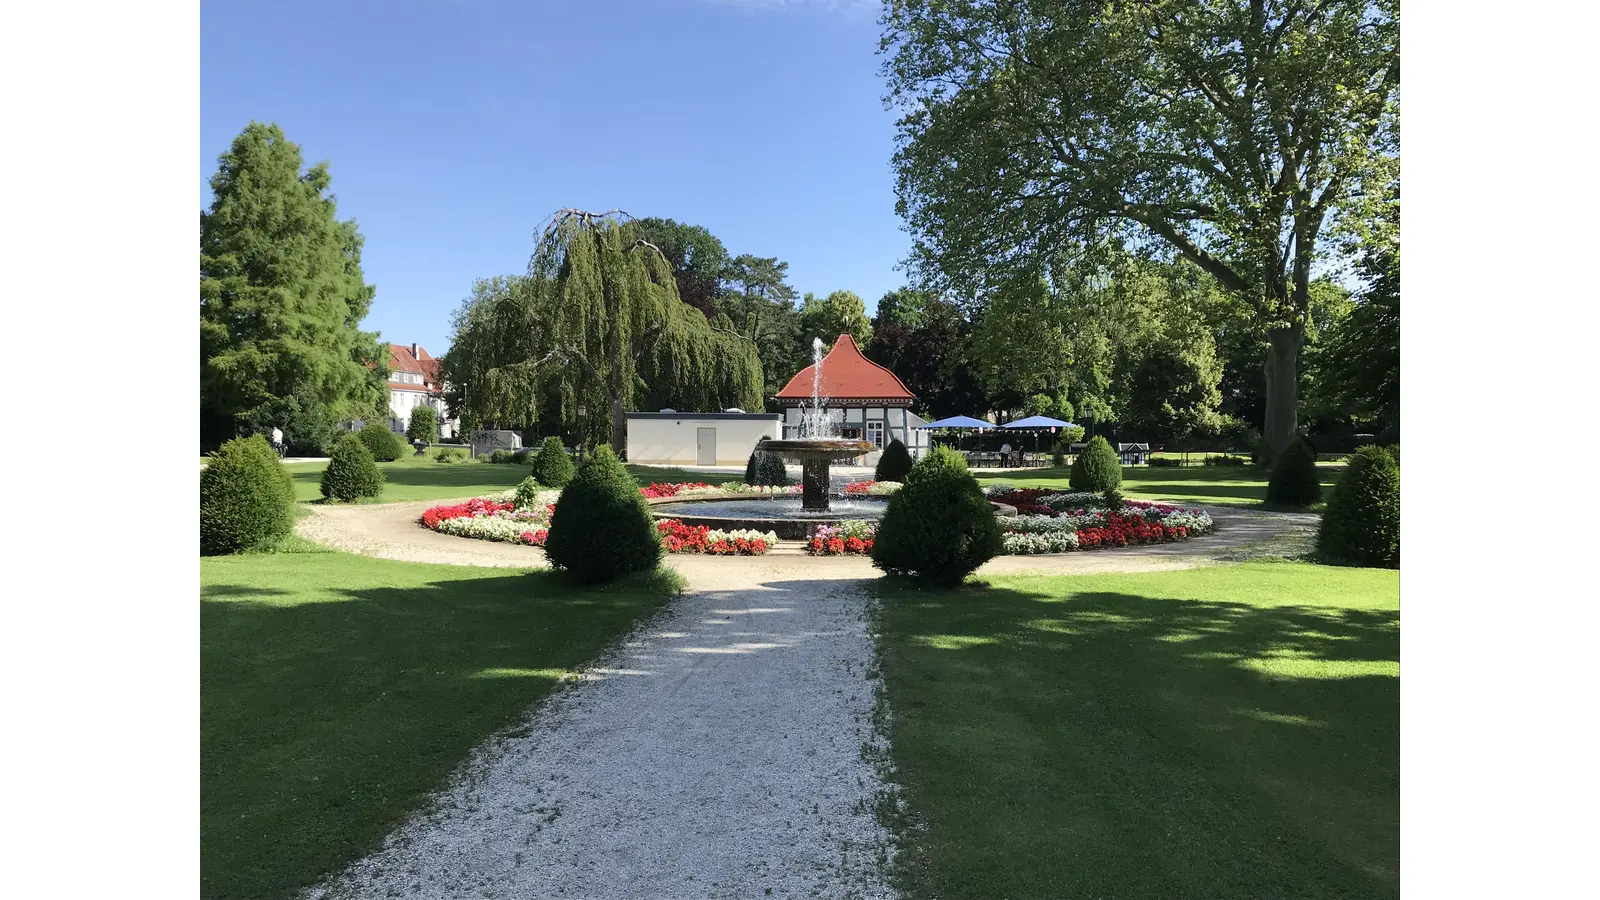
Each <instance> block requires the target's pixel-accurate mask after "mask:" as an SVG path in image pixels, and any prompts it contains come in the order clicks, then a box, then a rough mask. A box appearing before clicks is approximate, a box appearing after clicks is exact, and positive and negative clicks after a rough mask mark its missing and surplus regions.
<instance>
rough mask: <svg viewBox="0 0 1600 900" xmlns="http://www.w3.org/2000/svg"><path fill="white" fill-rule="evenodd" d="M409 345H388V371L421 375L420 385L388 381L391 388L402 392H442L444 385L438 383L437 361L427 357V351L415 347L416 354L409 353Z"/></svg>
mask: <svg viewBox="0 0 1600 900" xmlns="http://www.w3.org/2000/svg"><path fill="white" fill-rule="evenodd" d="M412 346H413V345H410V344H390V345H389V371H391V372H406V373H409V374H412V375H421V376H422V384H405V383H402V382H396V381H390V382H389V386H390V387H391V388H397V389H399V390H402V391H427V392H428V393H430V394H437V393H440V392H441V391H443V390H444V385H442V384H440V383H439V361H438V360H437V359H434V358H433V357H431V356H429V355H428V351H426V350H424V349H422V347H420V346H418V347H417V352H416V353H415V354H413V353H412V352H411V347H412Z"/></svg>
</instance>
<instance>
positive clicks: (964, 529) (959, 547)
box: [872, 447, 1001, 586]
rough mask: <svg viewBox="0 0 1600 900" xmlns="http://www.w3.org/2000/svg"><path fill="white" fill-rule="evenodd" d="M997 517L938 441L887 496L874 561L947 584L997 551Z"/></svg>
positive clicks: (898, 571)
mask: <svg viewBox="0 0 1600 900" xmlns="http://www.w3.org/2000/svg"><path fill="white" fill-rule="evenodd" d="M1000 550H1001V539H1000V523H999V522H998V521H996V520H995V516H994V507H992V506H990V505H989V501H988V500H986V499H984V496H983V490H982V489H981V488H979V487H978V482H977V479H975V478H973V477H972V475H971V473H969V472H968V471H967V463H966V461H965V460H963V459H962V458H961V455H960V454H958V453H956V452H955V451H954V450H951V449H950V448H948V447H939V448H937V449H935V450H934V451H933V452H932V453H930V454H928V455H927V456H925V457H923V458H922V460H921V461H920V462H918V463H917V464H916V465H915V466H912V467H911V471H910V473H908V474H907V475H906V479H905V487H903V488H901V489H900V490H899V492H898V493H896V494H894V495H893V497H892V498H891V499H890V500H889V508H888V509H887V510H885V511H884V514H883V521H882V522H881V523H879V525H878V535H877V538H876V539H875V540H874V542H873V545H872V564H873V565H875V566H877V567H878V568H880V569H882V570H884V571H885V572H888V573H890V574H892V575H909V576H913V577H916V578H918V579H921V580H923V581H927V582H929V583H932V584H936V585H942V586H951V585H956V584H960V583H961V580H962V579H963V578H965V577H967V575H968V574H969V573H970V572H972V571H973V570H974V569H976V568H978V567H979V566H981V565H983V564H984V563H985V562H988V561H989V560H990V559H993V558H994V557H995V556H997V555H998V554H999V553H1000Z"/></svg>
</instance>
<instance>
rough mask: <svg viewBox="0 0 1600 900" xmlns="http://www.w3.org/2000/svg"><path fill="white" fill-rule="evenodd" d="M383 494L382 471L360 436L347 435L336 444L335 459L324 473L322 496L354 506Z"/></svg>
mask: <svg viewBox="0 0 1600 900" xmlns="http://www.w3.org/2000/svg"><path fill="white" fill-rule="evenodd" d="M381 493H383V472H381V471H379V470H378V464H377V463H375V462H373V460H372V451H370V450H368V449H367V442H366V441H363V440H362V439H361V436H360V435H356V434H347V435H345V436H344V437H341V438H339V440H338V441H337V442H336V443H335V444H334V445H333V456H332V457H330V458H329V459H328V467H327V468H326V469H323V470H322V496H324V497H326V498H328V499H329V500H343V501H344V502H346V503H354V502H355V501H357V500H360V499H361V498H362V497H376V496H378V495H379V494H381Z"/></svg>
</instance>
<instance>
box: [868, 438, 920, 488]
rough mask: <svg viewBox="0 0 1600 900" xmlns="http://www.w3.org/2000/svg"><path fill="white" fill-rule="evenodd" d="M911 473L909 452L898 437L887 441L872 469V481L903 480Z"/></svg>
mask: <svg viewBox="0 0 1600 900" xmlns="http://www.w3.org/2000/svg"><path fill="white" fill-rule="evenodd" d="M910 473H911V454H910V453H908V452H907V451H906V445H905V444H902V443H901V442H900V439H899V438H895V439H894V440H892V441H890V442H889V446H887V447H885V448H883V455H882V456H880V457H878V465H877V468H875V469H873V470H872V480H873V481H905V480H906V476H907V475H909V474H910Z"/></svg>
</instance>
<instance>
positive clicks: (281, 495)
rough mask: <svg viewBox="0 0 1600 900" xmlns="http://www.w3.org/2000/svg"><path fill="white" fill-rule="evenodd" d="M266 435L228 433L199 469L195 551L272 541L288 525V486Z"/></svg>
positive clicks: (285, 531) (237, 548)
mask: <svg viewBox="0 0 1600 900" xmlns="http://www.w3.org/2000/svg"><path fill="white" fill-rule="evenodd" d="M288 477H289V475H288V473H287V472H285V471H284V469H283V464H282V463H280V462H278V454H276V453H274V452H273V451H272V447H271V446H270V445H269V444H268V443H267V441H266V438H263V437H261V436H260V435H252V436H251V437H247V438H234V439H233V440H231V441H228V442H227V443H225V444H223V445H222V446H221V447H218V448H217V449H216V451H214V452H213V453H212V454H211V457H210V461H209V462H207V463H206V467H205V468H204V469H201V470H200V552H201V553H204V554H206V555H215V554H219V553H237V552H239V551H240V550H252V549H258V548H265V547H268V546H271V545H272V544H275V543H277V542H278V541H279V540H281V539H282V538H283V537H284V536H285V535H287V534H288V533H289V530H290V528H292V527H293V525H294V514H293V503H294V501H293V496H294V495H293V487H292V484H291V486H290V488H289V491H288V492H285V489H284V486H285V484H286V483H287V481H288Z"/></svg>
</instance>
